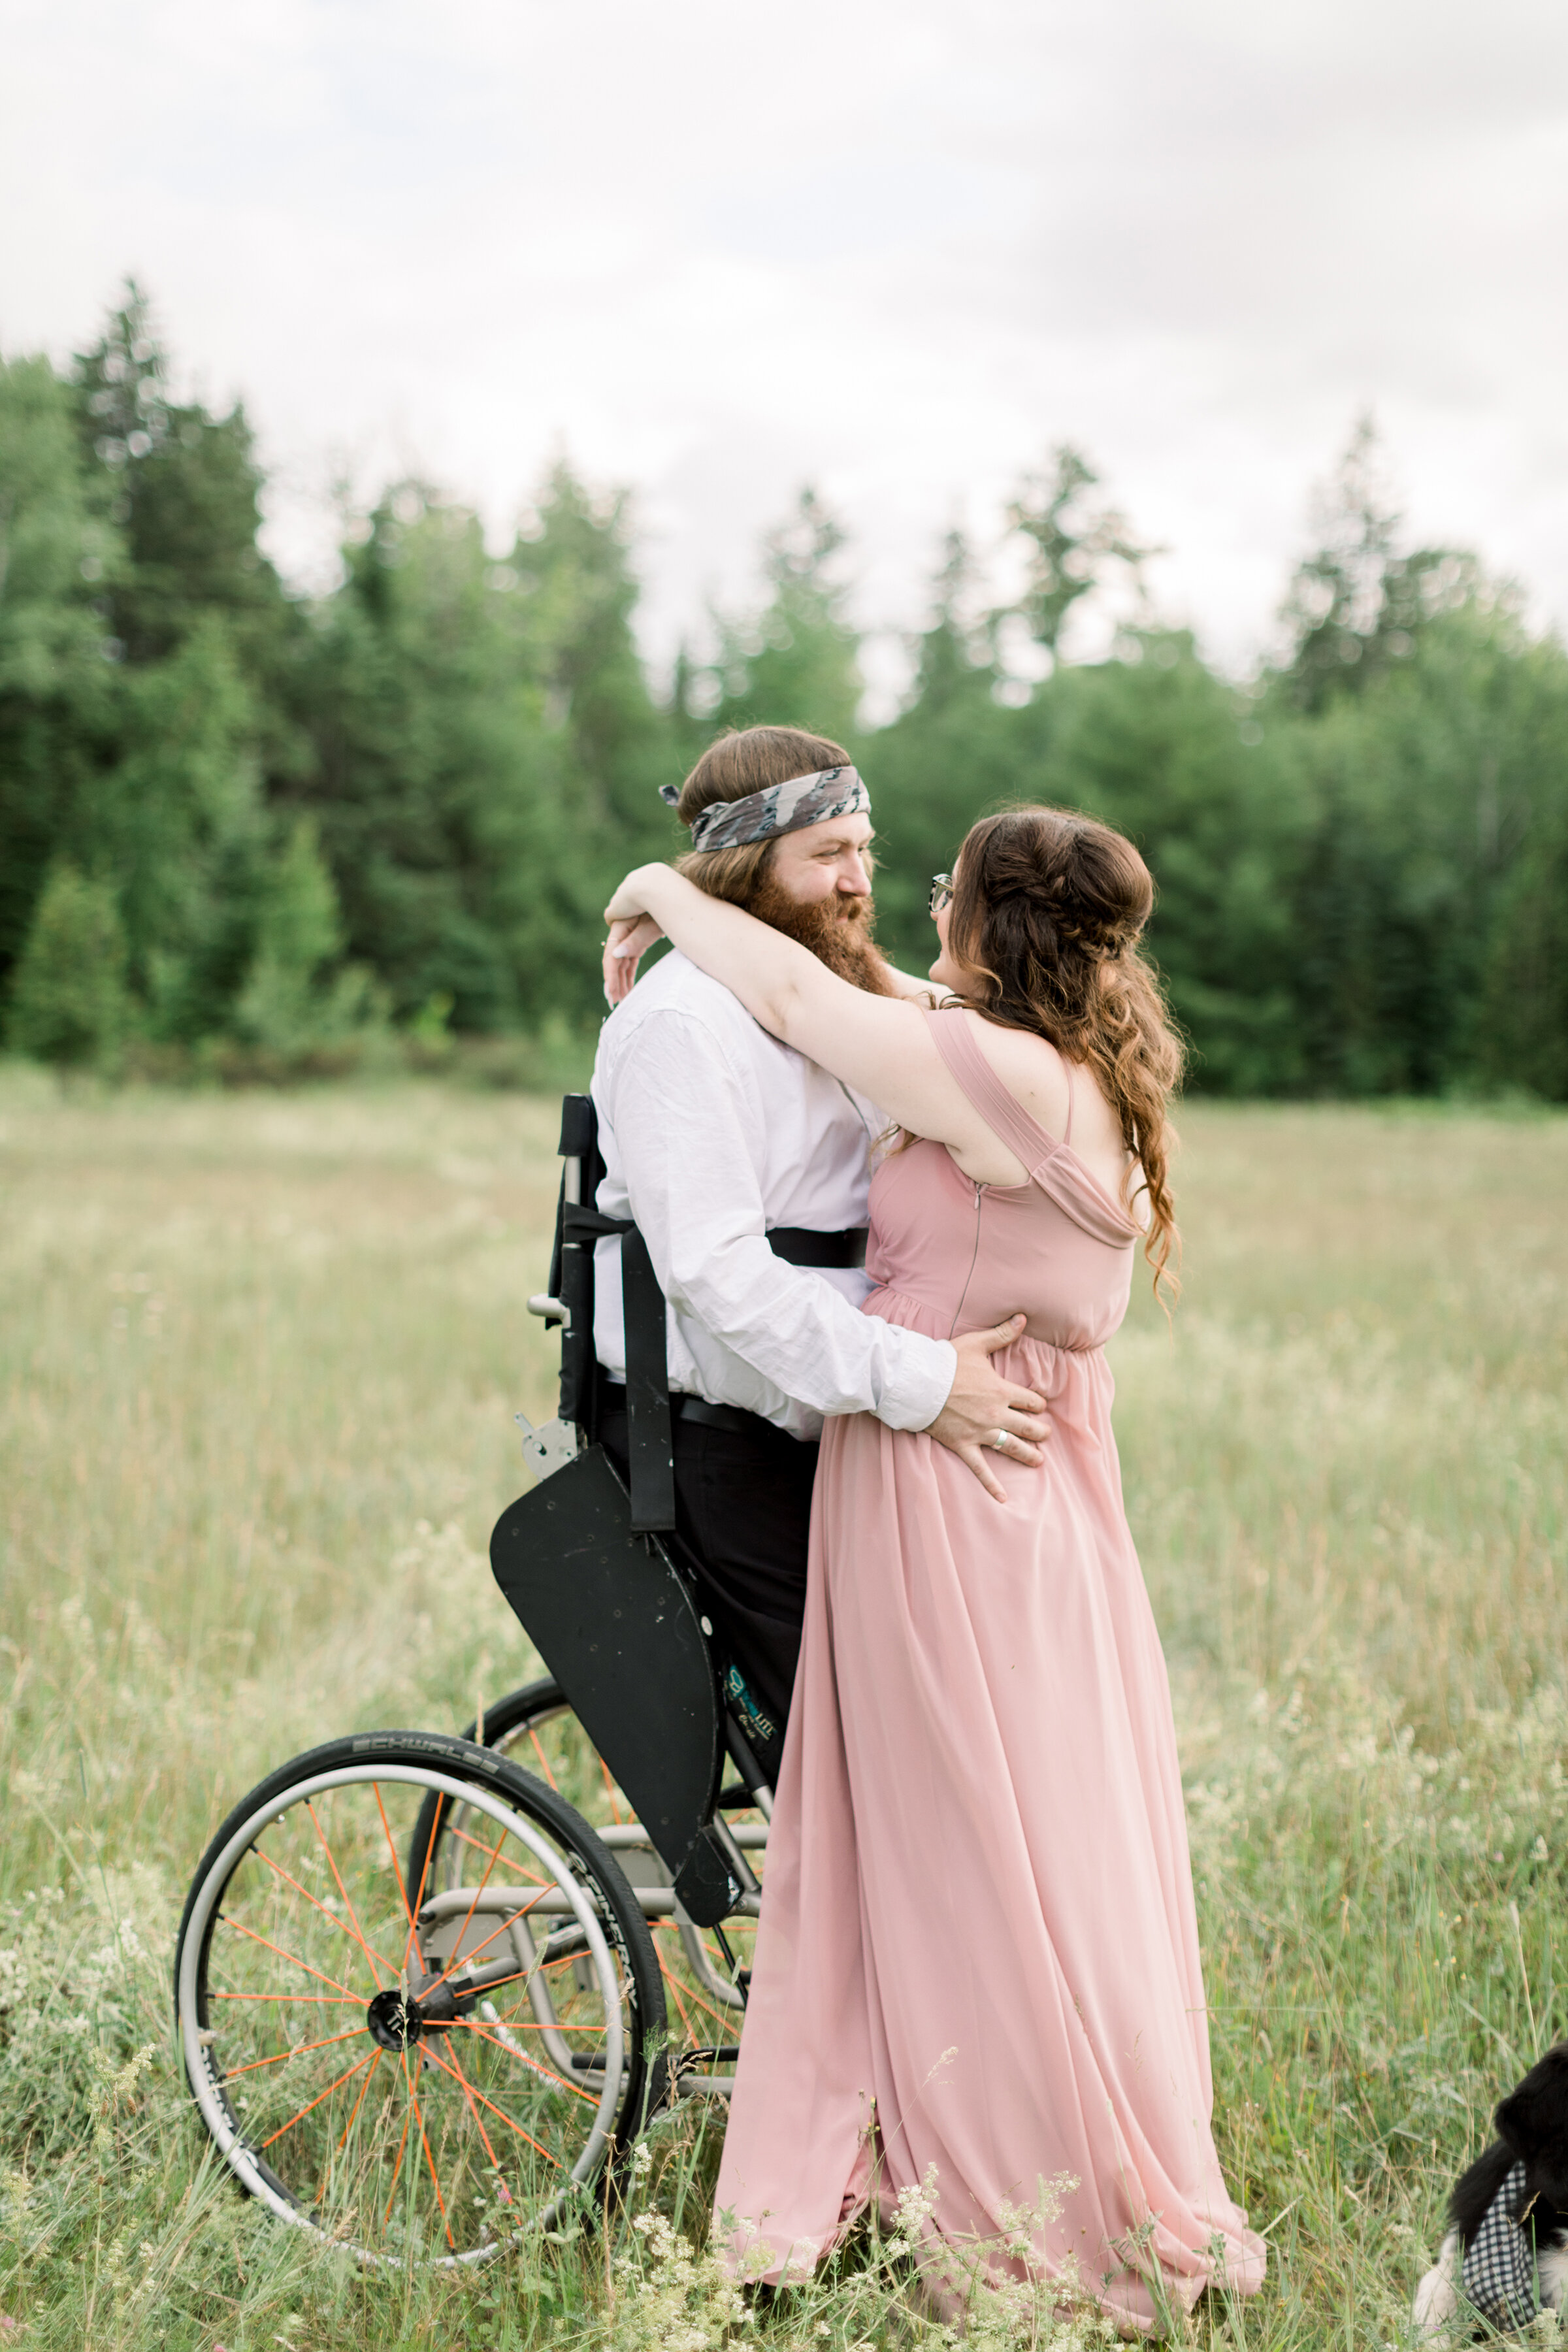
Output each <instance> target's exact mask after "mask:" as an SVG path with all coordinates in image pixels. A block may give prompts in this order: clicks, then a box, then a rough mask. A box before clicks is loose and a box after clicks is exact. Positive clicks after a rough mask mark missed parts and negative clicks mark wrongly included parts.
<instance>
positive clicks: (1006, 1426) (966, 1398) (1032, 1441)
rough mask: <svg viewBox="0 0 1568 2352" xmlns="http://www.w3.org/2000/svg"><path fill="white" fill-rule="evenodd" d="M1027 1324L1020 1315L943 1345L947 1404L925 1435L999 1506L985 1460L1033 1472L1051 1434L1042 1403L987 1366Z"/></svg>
mask: <svg viewBox="0 0 1568 2352" xmlns="http://www.w3.org/2000/svg"><path fill="white" fill-rule="evenodd" d="M1027 1321H1028V1318H1027V1316H1026V1315H1010V1316H1009V1317H1008V1318H1007V1320H1006V1321H1005V1323H997V1324H995V1325H994V1326H993V1328H991V1329H990V1330H989V1331H966V1332H965V1333H964V1335H963V1339H954V1340H952V1341H951V1342H950V1343H949V1344H950V1345H951V1347H952V1351H953V1353H954V1354H955V1355H956V1357H957V1358H958V1370H957V1371H956V1372H955V1373H954V1374H953V1377H952V1388H951V1389H949V1391H948V1392H947V1402H946V1403H945V1404H944V1405H943V1406H942V1411H941V1412H939V1413H938V1414H937V1417H936V1419H935V1420H934V1421H933V1422H932V1423H931V1424H930V1426H929V1427H928V1428H927V1430H926V1432H925V1434H926V1435H927V1436H928V1437H934V1438H935V1439H936V1441H937V1444H939V1445H945V1446H948V1447H950V1448H951V1450H952V1452H953V1453H954V1454H957V1456H958V1458H959V1460H960V1461H961V1462H963V1463H966V1464H967V1465H968V1466H969V1468H970V1469H971V1470H973V1473H974V1475H975V1476H976V1477H977V1478H978V1479H979V1481H980V1483H981V1485H982V1486H984V1489H985V1491H986V1493H987V1494H988V1495H994V1496H995V1498H996V1500H997V1501H998V1502H999V1503H1005V1501H1006V1499H1007V1490H1006V1488H1005V1486H1003V1484H1002V1482H1001V1480H1000V1479H999V1478H998V1477H997V1475H996V1473H995V1471H994V1469H993V1468H992V1466H991V1465H990V1463H989V1462H988V1461H987V1460H986V1458H985V1457H986V1455H987V1454H993V1453H996V1454H1002V1455H1003V1456H1004V1457H1005V1459H1006V1460H1007V1461H1009V1462H1021V1463H1023V1464H1025V1465H1026V1466H1028V1467H1030V1468H1035V1467H1037V1465H1038V1464H1039V1463H1040V1461H1041V1459H1042V1458H1043V1457H1042V1456H1041V1454H1040V1451H1039V1449H1040V1447H1041V1446H1042V1445H1043V1444H1045V1442H1046V1440H1047V1438H1048V1437H1049V1435H1050V1433H1051V1424H1050V1417H1049V1415H1048V1413H1047V1411H1046V1401H1045V1399H1044V1397H1040V1396H1037V1395H1036V1393H1035V1391H1034V1390H1033V1389H1026V1388H1021V1387H1020V1386H1019V1384H1018V1382H1017V1381H1005V1380H1004V1379H1003V1378H1002V1376H1001V1374H1000V1373H999V1372H997V1371H996V1370H994V1368H993V1365H992V1362H991V1359H992V1357H993V1356H994V1354H995V1353H996V1351H997V1349H999V1348H1006V1347H1010V1346H1011V1345H1012V1343H1013V1341H1014V1340H1015V1339H1016V1338H1017V1337H1018V1335H1019V1333H1020V1332H1021V1331H1022V1330H1023V1328H1024V1326H1025V1324H1026V1322H1027ZM998 1439H1000V1441H1001V1443H1000V1444H998V1442H997V1441H998Z"/></svg>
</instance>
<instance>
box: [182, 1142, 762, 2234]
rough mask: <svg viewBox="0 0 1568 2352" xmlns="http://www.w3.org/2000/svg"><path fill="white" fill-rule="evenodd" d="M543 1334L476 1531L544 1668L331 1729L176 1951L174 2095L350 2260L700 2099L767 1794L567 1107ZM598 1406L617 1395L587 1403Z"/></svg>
mask: <svg viewBox="0 0 1568 2352" xmlns="http://www.w3.org/2000/svg"><path fill="white" fill-rule="evenodd" d="M561 1155H562V1159H563V1175H562V1182H561V1193H560V1202H559V1206H558V1210H557V1219H556V1233H555V1244H554V1252H553V1256H552V1266H551V1278H550V1284H549V1287H548V1289H547V1290H546V1291H544V1292H543V1293H542V1294H539V1295H538V1296H537V1297H534V1298H532V1299H531V1300H530V1301H529V1306H530V1309H531V1311H532V1312H533V1313H536V1314H539V1315H541V1316H542V1317H543V1318H544V1320H545V1322H546V1325H547V1327H548V1328H554V1329H557V1330H559V1332H560V1335H561V1351H562V1366H561V1397H560V1411H559V1412H558V1414H557V1417H556V1418H555V1419H554V1420H553V1421H552V1422H551V1423H548V1424H546V1426H544V1427H543V1428H542V1429H534V1428H533V1427H532V1426H531V1424H530V1423H527V1422H526V1421H525V1420H524V1417H523V1416H522V1415H521V1414H519V1415H518V1416H517V1418H518V1421H519V1423H520V1424H521V1429H522V1433H523V1453H524V1457H525V1460H526V1461H527V1463H528V1465H529V1466H530V1467H531V1470H532V1471H533V1473H534V1475H535V1484H534V1486H532V1487H531V1490H530V1491H529V1492H528V1493H526V1494H524V1495H522V1496H520V1497H519V1499H518V1500H517V1501H515V1502H514V1503H512V1504H511V1505H510V1507H508V1508H507V1509H506V1510H505V1511H504V1512H503V1513H502V1514H501V1517H500V1520H499V1521H498V1522H497V1525H496V1528H495V1530H494V1533H493V1535H492V1537H491V1541H490V1559H491V1566H492V1570H493V1572H494V1574H495V1577H496V1580H497V1582H498V1583H499V1585H500V1590H501V1591H502V1593H503V1594H504V1595H505V1597H506V1599H507V1600H508V1601H509V1602H510V1606H511V1607H512V1609H513V1611H514V1612H515V1613H516V1615H517V1616H518V1618H519V1619H520V1621H521V1624H522V1626H523V1629H524V1631H525V1632H526V1633H528V1635H529V1637H530V1639H531V1642H532V1643H533V1644H534V1646H535V1648H536V1649H537V1650H538V1652H539V1654H540V1656H541V1658H542V1661H543V1663H544V1664H545V1666H546V1668H547V1670H548V1671H547V1674H546V1675H545V1676H544V1677H543V1678H542V1679H540V1680H537V1681H534V1682H532V1683H530V1684H529V1685H526V1687H524V1688H522V1689H520V1690H516V1691H514V1692H512V1693H511V1694H510V1696H507V1697H505V1698H502V1699H501V1700H500V1701H499V1702H498V1703H497V1704H496V1705H495V1706H493V1707H488V1708H487V1709H486V1711H485V1715H484V1718H483V1720H482V1722H479V1723H473V1724H469V1725H468V1727H467V1729H466V1731H465V1732H464V1733H462V1734H461V1735H454V1734H448V1733H443V1732H420V1731H384V1732H372V1733H366V1734H362V1735H359V1736H355V1737H351V1738H342V1739H336V1740H331V1741H328V1742H327V1743H326V1744H325V1745H323V1746H321V1747H319V1748H312V1749H310V1751H309V1752H307V1753H306V1754H304V1755H302V1756H298V1757H296V1758H294V1759H292V1761H291V1762H289V1763H287V1764H284V1765H282V1766H281V1767H280V1768H279V1769H278V1770H277V1771H275V1772H273V1773H271V1774H270V1775H269V1776H268V1779H266V1780H263V1781H262V1782H260V1784H259V1785H258V1787H257V1788H255V1789H253V1790H251V1791H250V1793H249V1794H248V1795H247V1797H245V1798H243V1799H242V1800H241V1801H240V1802H239V1803H238V1804H237V1806H236V1807H235V1808H234V1810H233V1811H232V1812H231V1813H230V1815H229V1817H228V1819H227V1820H226V1822H224V1823H223V1824H222V1826H221V1827H220V1828H219V1830H218V1831H217V1832H216V1835H215V1836H214V1838H213V1839H212V1842H211V1843H210V1844H209V1846H208V1848H207V1850H206V1853H205V1855H204V1856H203V1858H202V1861H201V1863H200V1865H199V1867H198V1869H197V1871H196V1874H195V1879H194V1881H193V1883H192V1885H191V1890H190V1893H189V1895H188V1896H187V1899H186V1902H185V1906H184V1916H183V1918H182V1921H181V1926H180V1933H179V1938H178V1943H177V1947H176V1952H175V1961H174V2004H175V2020H176V2031H177V2035H178V2040H179V2045H180V2054H181V2060H182V2063H183V2067H184V2076H185V2080H186V2084H187V2086H188V2088H189V2090H190V2093H191V2095H192V2097H193V2099H194V2101H195V2105H196V2108H197V2110H198V2111H199V2114H200V2116H201V2118H202V2121H203V2124H204V2125H205V2128H206V2130H207V2132H208V2133H209V2134H210V2136H211V2138H212V2140H213V2142H214V2145H215V2147H216V2149H217V2151H218V2153H219V2155H220V2157H221V2158H222V2159H223V2161H224V2162H225V2163H226V2165H227V2167H228V2168H229V2170H230V2171H231V2172H232V2173H233V2175H234V2176H235V2178H236V2179H237V2181H238V2182H239V2184H240V2186H241V2187H242V2188H243V2189H245V2190H246V2191H247V2193H248V2194H249V2195H251V2196H253V2197H255V2198H257V2199H258V2200H261V2202H262V2203H263V2204H265V2205H266V2206H268V2208H269V2209H270V2210H271V2211H272V2212H273V2213H274V2214H276V2215H277V2216H278V2217H279V2220H281V2221H287V2222H289V2223H292V2224H294V2225H296V2226H298V2227H301V2228H305V2229H309V2230H311V2231H316V2232H318V2233H319V2234H321V2236H322V2237H324V2238H325V2239H327V2240H328V2241H330V2242H331V2243H333V2244H335V2245H338V2246H341V2247H342V2249H343V2250H344V2251H345V2252H347V2253H348V2254H350V2255H351V2256H353V2258H355V2259H356V2260H358V2261H359V2262H360V2263H363V2264H365V2265H367V2266H371V2267H378V2266H384V2265H390V2266H395V2267H402V2266H405V2265H406V2264H408V2263H429V2264H434V2265H439V2266H447V2265H453V2264H473V2263H484V2262H487V2261H489V2260H490V2259H492V2258H493V2257H494V2256H495V2255H497V2254H498V2253H500V2252H501V2251H502V2249H503V2248H504V2247H505V2246H506V2245H507V2244H509V2243H510V2242H513V2241H515V2240H516V2239H517V2238H519V2237H520V2236H521V2235H525V2234H527V2233H529V2232H531V2231H548V2230H552V2229H558V2228H560V2227H562V2226H563V2224H564V2223H565V2222H566V2221H568V2219H569V2217H570V2216H571V2215H572V2214H573V2213H574V2212H577V2211H580V2210H582V2209H583V2208H584V2205H585V2204H586V2203H588V2202H589V2201H591V2200H594V2199H595V2197H597V2196H598V2195H600V2194H601V2193H603V2194H605V2195H608V2194H609V2193H610V2190H611V2188H612V2187H613V2178H614V2173H615V2170H616V2167H617V2165H618V2164H619V2163H620V2162H622V2161H623V2160H624V2158H626V2153H627V2151H628V2150H629V2148H630V2147H631V2145H632V2143H633V2142H634V2141H635V2139H636V2138H637V2135H638V2134H639V2133H640V2132H641V2131H642V2130H643V2128H644V2127H645V2126H646V2125H647V2122H648V2121H649V2120H650V2119H651V2118H652V2116H654V2115H656V2114H657V2113H658V2111H659V2110H660V2109H661V2108H662V2107H664V2106H665V2105H668V2103H669V2102H670V2101H671V2100H673V2099H676V2098H679V2097H683V2096H690V2095H703V2094H706V2095H714V2096H719V2097H724V2096H727V2095H728V2093H729V2092H730V2090H731V2088H732V2085H733V2078H734V2065H735V2061H736V2058H737V2056H738V2054H739V2041H740V2027H741V2021H742V2015H743V2012H744V2009H745V2001H746V1993H747V1988H748V1984H749V1979H750V1967H749V1963H750V1959H751V1953H752V1945H753V1942H754V1937H755V1929H756V1920H757V1914H758V1907H759V1903H760V1897H761V1879H760V1875H759V1874H760V1872H761V1870H762V1868H763V1862H764V1856H765V1850H766V1845H767V1828H768V1822H769V1819H770V1817H771V1813H772V1809H773V1793H772V1790H771V1788H770V1787H769V1785H768V1782H767V1780H766V1779H765V1777H764V1774H763V1768H762V1766H761V1765H760V1764H759V1762H758V1758H757V1750H756V1745H755V1744H754V1742H755V1734H756V1718H755V1715H754V1711H753V1710H752V1708H751V1706H749V1704H748V1695H747V1693H746V1690H745V1686H744V1684H743V1682H742V1680H741V1678H740V1676H739V1675H737V1674H736V1673H735V1672H734V1670H733V1669H732V1668H731V1667H730V1666H729V1665H728V1664H727V1662H726V1661H725V1660H724V1659H723V1658H722V1657H721V1654H720V1652H719V1649H718V1645H717V1643H715V1640H714V1637H713V1628H712V1626H711V1624H710V1622H709V1620H708V1619H707V1618H706V1617H704V1616H703V1615H702V1614H701V1613H700V1609H699V1607H698V1604H697V1600H696V1598H695V1595H694V1592H693V1589H692V1581H691V1576H690V1568H689V1557H688V1556H687V1555H686V1554H685V1553H684V1551H683V1549H682V1545H681V1540H680V1538H679V1535H678V1533H677V1531H676V1527H675V1516H676V1515H675V1497H674V1475H673V1459H672V1454H671V1444H670V1403H669V1393H668V1373H667V1367H666V1356H665V1304H664V1300H663V1297H662V1296H661V1295H660V1293H659V1289H658V1283H657V1280H656V1279H655V1276H654V1274H653V1268H652V1265H651V1262H650V1260H649V1258H648V1254H647V1245H646V1244H645V1243H644V1241H643V1239H642V1236H641V1234H638V1232H637V1228H636V1227H635V1225H632V1224H630V1223H626V1222H624V1221H619V1220H615V1219H611V1218H607V1217H605V1216H604V1215H603V1214H601V1213H600V1212H599V1211H598V1210H597V1209H596V1208H595V1207H594V1206H593V1205H592V1204H593V1202H594V1201H595V1194H596V1192H597V1189H598V1183H599V1180H600V1177H601V1176H602V1174H603V1162H602V1160H600V1158H599V1155H598V1150H597V1143H596V1129H595V1115H594V1107H593V1104H592V1101H591V1099H590V1097H587V1096H585V1095H568V1096H567V1097H566V1098H565V1101H564V1104H563V1121H562V1135H561ZM606 1236H618V1237H619V1241H620V1247H621V1270H622V1288H623V1297H624V1300H625V1307H626V1358H627V1361H626V1388H625V1391H624V1409H625V1412H626V1426H627V1431H628V1456H627V1475H626V1478H625V1479H623V1478H622V1476H621V1475H620V1474H619V1473H618V1472H617V1470H616V1466H615V1465H614V1463H613V1462H612V1460H611V1458H610V1456H609V1455H608V1454H606V1452H605V1447H604V1445H603V1444H602V1443H601V1442H600V1438H599V1426H600V1422H601V1420H602V1418H603V1415H604V1413H605V1409H606V1403H607V1399H606V1393H605V1391H606V1387H607V1384H606V1382H605V1380H604V1376H603V1374H602V1373H601V1371H600V1369H599V1367H598V1365H597V1363H596V1361H595V1354H594V1264H595V1246H596V1244H598V1242H599V1241H600V1240H601V1239H603V1238H605V1237H606ZM614 1401H615V1402H616V1405H617V1406H620V1405H621V1404H622V1403H623V1395H622V1392H621V1391H619V1390H618V1389H617V1391H616V1395H615V1400H614Z"/></svg>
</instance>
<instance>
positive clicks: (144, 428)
mask: <svg viewBox="0 0 1568 2352" xmlns="http://www.w3.org/2000/svg"><path fill="white" fill-rule="evenodd" d="M74 382H75V384H76V389H77V395H78V401H79V417H80V431H81V435H82V438H83V443H84V446H86V448H87V449H88V450H89V452H90V454H91V457H92V459H93V461H94V463H95V464H96V465H97V466H98V467H101V468H102V469H103V472H104V474H105V476H106V477H107V478H108V479H109V481H110V483H111V484H112V486H113V491H114V504H113V511H114V514H115V518H116V520H117V521H118V523H119V525H120V528H121V531H122V533H123V536H124V541H125V545H126V550H127V553H128V556H129V564H128V566H127V567H126V568H125V569H124V570H122V571H121V572H120V573H119V574H118V575H117V576H116V578H115V579H114V581H113V582H112V583H111V585H110V590H109V594H110V604H111V607H112V617H113V626H114V629H115V632H116V634H117V635H118V636H119V637H120V639H121V643H122V645H123V647H124V651H125V657H126V659H127V660H128V661H131V662H146V661H156V660H160V659H162V658H163V657H164V656H167V655H169V654H171V653H173V652H174V650H175V649H176V647H177V646H180V645H181V644H182V643H183V642H184V638H185V637H186V636H187V635H189V634H190V632H191V631H192V629H193V628H195V627H196V626H198V625H200V624H201V623H202V622H203V621H204V620H205V619H206V618H208V617H210V616H211V615H212V614H223V615H224V617H225V618H226V621H227V623H228V625H229V628H230V633H231V635H232V637H233V640H234V642H235V644H236V645H237V647H238V648H239V649H240V654H241V658H242V660H243V661H244V663H245V665H246V667H247V668H249V669H251V670H253V671H255V672H257V673H258V674H269V673H270V672H271V671H272V670H273V669H274V668H275V667H277V663H278V660H279V650H280V646H281V645H282V642H283V640H284V639H285V638H286V637H287V635H288V634H289V613H288V607H287V603H286V599H285V598H284V595H283V592H282V588H281V586H280V584H279V579H278V575H277V573H276V572H275V571H274V569H273V567H272V565H271V564H270V563H269V562H268V560H267V558H266V557H265V556H264V555H263V554H262V552H261V551H260V549H259V548H258V544H257V534H258V530H259V529H260V524H261V510H260V494H261V487H262V477H261V472H260V468H259V467H258V465H257V462H256V455H255V448H254V442H253V436H252V434H251V430H250V426H249V425H248V424H247V420H246V416H245V412H244V409H243V408H242V407H240V406H238V405H237V406H235V407H234V408H233V409H231V410H230V412H229V414H228V415H226V416H213V415H209V414H208V412H207V411H206V410H205V408H204V407H202V406H201V405H200V404H179V403H177V402H175V401H174V400H173V399H172V398H171V397H170V392H169V364H168V358H167V354H166V353H165V352H164V350H163V345H162V343H161V341H160V340H159V338H158V335H157V332H156V330H155V327H154V324H153V317H152V312H151V309H150V306H149V304H148V301H147V299H146V297H145V296H144V295H143V294H142V291H141V289H139V288H138V287H137V286H136V284H135V282H134V281H133V280H132V281H129V282H128V283H127V285H126V288H125V291H124V295H123V298H122V299H121V304H120V307H119V309H118V310H115V311H113V312H112V313H111V315H110V319H109V321H108V323H107V325H106V326H105V329H104V331H103V333H102V334H101V335H100V338H99V340H98V341H97V342H96V343H94V344H93V346H92V347H91V349H90V350H89V351H87V352H83V353H82V354H81V355H80V356H79V359H78V361H77V362H76V369H75V376H74Z"/></svg>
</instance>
